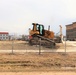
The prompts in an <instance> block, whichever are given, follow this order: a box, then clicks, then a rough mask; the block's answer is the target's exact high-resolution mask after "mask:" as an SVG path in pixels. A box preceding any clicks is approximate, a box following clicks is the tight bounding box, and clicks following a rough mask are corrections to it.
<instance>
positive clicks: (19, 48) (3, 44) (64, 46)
mask: <svg viewBox="0 0 76 75" xmlns="http://www.w3.org/2000/svg"><path fill="white" fill-rule="evenodd" d="M0 52H11V53H15V52H20V53H22V52H23V53H25V52H39V54H40V53H41V52H64V53H66V52H76V41H63V43H57V44H56V48H55V49H52V48H46V47H43V46H39V45H33V46H30V45H29V43H28V41H22V40H10V41H0Z"/></svg>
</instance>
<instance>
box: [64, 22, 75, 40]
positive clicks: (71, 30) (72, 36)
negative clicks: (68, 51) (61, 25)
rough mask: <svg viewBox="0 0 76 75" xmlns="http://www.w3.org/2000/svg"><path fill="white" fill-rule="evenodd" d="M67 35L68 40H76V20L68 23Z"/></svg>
mask: <svg viewBox="0 0 76 75" xmlns="http://www.w3.org/2000/svg"><path fill="white" fill-rule="evenodd" d="M66 37H67V40H71V41H75V40H76V22H73V23H72V24H69V25H66Z"/></svg>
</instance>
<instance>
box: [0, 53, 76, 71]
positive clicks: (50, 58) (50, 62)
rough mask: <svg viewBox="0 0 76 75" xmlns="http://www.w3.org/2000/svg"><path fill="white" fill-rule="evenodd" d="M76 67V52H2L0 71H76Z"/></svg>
mask: <svg viewBox="0 0 76 75" xmlns="http://www.w3.org/2000/svg"><path fill="white" fill-rule="evenodd" d="M67 67H70V68H69V69H67ZM75 68H76V53H67V54H66V55H65V54H63V53H42V54H41V55H39V54H38V53H25V54H3V53H2V54H0V71H9V72H10V71H12V72H15V71H17V72H18V71H53V70H57V71H60V70H72V71H76V69H75Z"/></svg>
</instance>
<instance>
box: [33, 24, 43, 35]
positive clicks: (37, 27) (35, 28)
mask: <svg viewBox="0 0 76 75" xmlns="http://www.w3.org/2000/svg"><path fill="white" fill-rule="evenodd" d="M32 25H33V31H38V32H39V35H41V36H43V35H44V26H43V25H41V24H37V23H33V24H32Z"/></svg>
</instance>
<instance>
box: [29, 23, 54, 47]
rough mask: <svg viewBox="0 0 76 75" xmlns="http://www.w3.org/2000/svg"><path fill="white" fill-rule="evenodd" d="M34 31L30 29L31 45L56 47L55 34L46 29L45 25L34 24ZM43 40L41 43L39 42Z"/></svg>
mask: <svg viewBox="0 0 76 75" xmlns="http://www.w3.org/2000/svg"><path fill="white" fill-rule="evenodd" d="M32 25H33V28H32V30H31V29H29V44H30V45H39V43H40V42H41V45H42V46H45V47H55V42H54V32H53V31H50V30H49V28H48V30H45V29H44V25H42V24H38V23H32ZM40 39H41V41H39V40H40Z"/></svg>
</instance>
